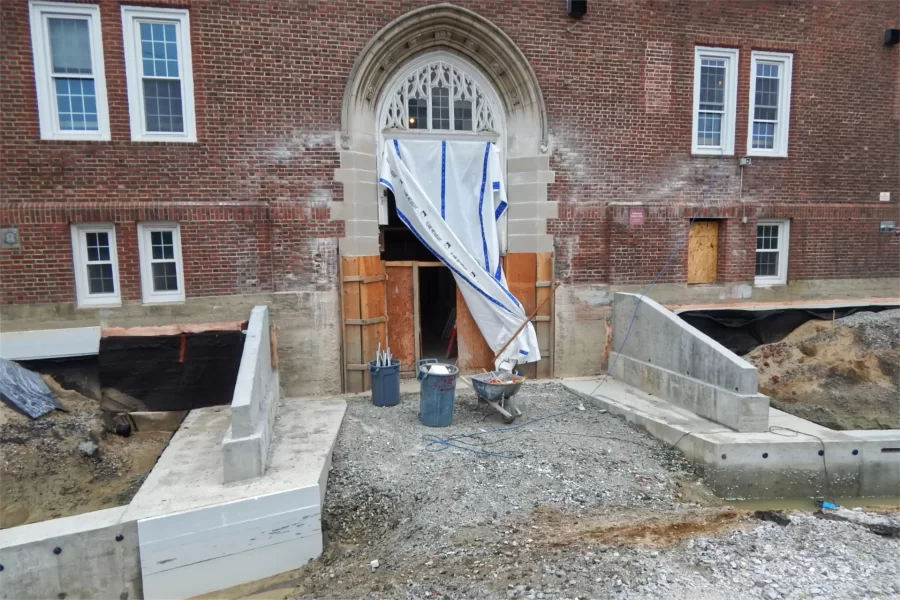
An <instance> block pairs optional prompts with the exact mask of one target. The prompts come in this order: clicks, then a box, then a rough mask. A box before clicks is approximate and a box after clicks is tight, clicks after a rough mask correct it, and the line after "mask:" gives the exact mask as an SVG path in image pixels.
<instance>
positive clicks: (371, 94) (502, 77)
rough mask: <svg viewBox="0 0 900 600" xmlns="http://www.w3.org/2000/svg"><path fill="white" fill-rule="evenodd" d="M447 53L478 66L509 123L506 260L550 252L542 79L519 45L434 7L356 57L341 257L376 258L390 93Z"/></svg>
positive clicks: (345, 147)
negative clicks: (381, 148) (419, 64)
mask: <svg viewBox="0 0 900 600" xmlns="http://www.w3.org/2000/svg"><path fill="white" fill-rule="evenodd" d="M438 50H444V51H447V52H450V53H452V54H456V55H458V56H460V57H462V58H463V59H465V60H466V61H468V62H469V63H471V64H472V65H474V66H475V67H476V68H477V69H478V70H479V71H480V73H481V75H482V76H483V77H485V79H487V80H488V81H489V82H490V84H491V86H492V87H493V88H494V90H496V93H497V95H498V97H499V100H500V103H501V104H502V107H501V109H502V110H503V112H504V119H505V123H506V132H505V134H506V139H505V140H504V144H503V145H504V147H505V153H506V156H507V177H508V182H507V188H508V195H509V201H510V207H509V213H508V214H509V222H508V240H509V242H508V244H509V245H508V251H509V252H552V250H553V240H552V237H551V236H549V235H548V234H547V219H548V218H554V217H556V216H557V206H556V203H555V202H548V201H547V184H548V183H552V181H553V172H552V171H550V165H549V134H548V128H547V112H546V108H545V105H544V99H543V96H542V94H541V90H540V86H539V85H538V81H537V77H536V76H535V73H534V70H533V69H532V68H531V65H530V64H529V62H528V60H527V59H526V58H525V56H524V55H523V54H522V52H521V50H519V48H518V47H517V46H516V44H515V43H514V42H513V41H512V40H511V39H510V38H509V36H507V35H506V34H505V33H504V32H503V31H502V30H501V29H500V28H499V27H497V26H496V25H494V24H493V23H491V22H490V21H488V20H487V19H485V18H484V17H482V16H480V15H478V14H477V13H475V12H473V11H471V10H468V9H465V8H461V7H459V6H455V5H452V4H447V3H444V4H436V5H431V6H427V7H423V8H420V9H416V10H413V11H411V12H409V13H406V14H404V15H402V16H400V17H398V18H397V19H395V20H394V21H392V22H391V23H389V24H388V25H386V26H385V27H384V28H383V29H382V30H381V31H379V32H378V33H377V34H376V35H375V36H374V37H373V38H372V39H371V40H369V42H368V44H366V46H365V48H363V50H362V52H361V53H360V55H359V56H358V57H357V59H356V62H355V63H354V65H353V69H352V70H351V72H350V76H349V78H348V80H347V85H346V87H345V89H344V97H343V104H342V108H341V131H340V132H338V143H339V147H340V157H341V165H340V168H338V169H337V170H336V172H335V179H336V180H337V181H339V182H341V183H343V185H344V201H343V202H335V203H333V205H332V211H331V214H332V218H333V219H336V220H343V221H344V222H345V237H344V238H342V239H341V240H340V249H341V254H342V255H344V256H375V255H378V253H379V251H378V207H377V197H378V189H377V177H376V170H377V162H378V161H377V156H376V155H377V152H378V131H379V124H378V123H377V119H378V114H377V109H378V107H379V99H380V97H381V94H382V90H383V88H384V87H385V85H386V84H387V83H388V82H389V81H390V80H391V79H392V78H394V76H395V75H396V74H397V73H398V72H399V71H400V70H401V69H404V68H405V67H406V65H408V64H409V63H410V61H413V60H415V59H416V58H417V57H420V56H422V55H424V54H427V53H431V52H435V51H438Z"/></svg>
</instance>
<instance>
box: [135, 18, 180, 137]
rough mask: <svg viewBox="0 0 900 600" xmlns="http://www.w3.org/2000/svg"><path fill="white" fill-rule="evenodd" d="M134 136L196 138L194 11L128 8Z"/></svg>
mask: <svg viewBox="0 0 900 600" xmlns="http://www.w3.org/2000/svg"><path fill="white" fill-rule="evenodd" d="M122 35H123V36H124V42H125V77H126V80H127V83H128V111H129V114H130V117H131V139H132V140H134V141H145V142H195V141H197V133H196V127H195V119H194V79H193V72H192V69H191V40H190V26H189V22H188V11H187V10H185V9H174V8H150V7H143V6H141V7H139V6H123V7H122Z"/></svg>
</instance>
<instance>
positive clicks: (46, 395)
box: [0, 359, 65, 419]
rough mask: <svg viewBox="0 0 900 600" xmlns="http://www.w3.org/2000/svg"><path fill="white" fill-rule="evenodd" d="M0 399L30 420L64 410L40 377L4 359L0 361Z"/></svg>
mask: <svg viewBox="0 0 900 600" xmlns="http://www.w3.org/2000/svg"><path fill="white" fill-rule="evenodd" d="M0 399H2V400H3V401H4V402H6V403H7V404H8V405H9V406H11V407H13V408H15V409H16V410H18V411H20V412H22V413H24V414H26V415H28V416H29V417H31V418H32V419H37V418H38V417H41V416H43V415H45V414H47V413H48V412H51V411H54V410H65V409H64V408H63V406H62V404H60V403H59V401H58V400H57V399H56V396H54V395H53V393H52V392H51V391H50V389H49V388H48V387H47V384H45V383H44V382H43V381H42V380H41V376H40V375H38V374H37V373H35V372H33V371H29V370H28V369H26V368H24V367H22V366H20V365H18V364H16V363H14V362H12V361H9V360H6V359H0Z"/></svg>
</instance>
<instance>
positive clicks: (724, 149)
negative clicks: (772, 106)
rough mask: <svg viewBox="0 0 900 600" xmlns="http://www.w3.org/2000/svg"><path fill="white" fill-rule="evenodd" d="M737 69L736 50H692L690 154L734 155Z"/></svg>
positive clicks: (697, 48) (699, 48)
mask: <svg viewBox="0 0 900 600" xmlns="http://www.w3.org/2000/svg"><path fill="white" fill-rule="evenodd" d="M737 66H738V51H737V49H734V48H705V47H701V46H697V47H696V48H694V119H693V122H694V125H693V140H692V143H691V152H692V153H693V154H709V155H733V154H734V125H735V115H736V107H737Z"/></svg>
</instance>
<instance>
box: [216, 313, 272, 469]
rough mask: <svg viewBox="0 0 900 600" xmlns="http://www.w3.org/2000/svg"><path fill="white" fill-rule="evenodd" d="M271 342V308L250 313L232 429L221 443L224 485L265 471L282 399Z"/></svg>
mask: <svg viewBox="0 0 900 600" xmlns="http://www.w3.org/2000/svg"><path fill="white" fill-rule="evenodd" d="M271 341H272V321H271V319H270V318H269V308H268V307H266V306H257V307H255V308H254V309H253V310H252V311H250V320H249V321H248V323H247V337H246V339H245V340H244V352H243V354H242V355H241V366H240V368H239V369H238V376H237V381H236V382H235V384H234V398H233V399H232V401H231V427H229V428H228V431H227V432H225V438H224V439H223V440H222V464H223V467H224V476H225V483H231V482H233V481H240V480H242V479H251V478H253V477H259V476H261V475H262V474H263V473H265V471H266V458H267V456H268V454H269V442H270V441H271V439H272V427H273V426H274V424H275V412H276V410H277V409H278V401H279V399H280V398H281V394H280V390H279V382H278V371H277V369H276V368H275V365H274V364H273V361H272V358H273V357H272V344H271Z"/></svg>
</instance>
